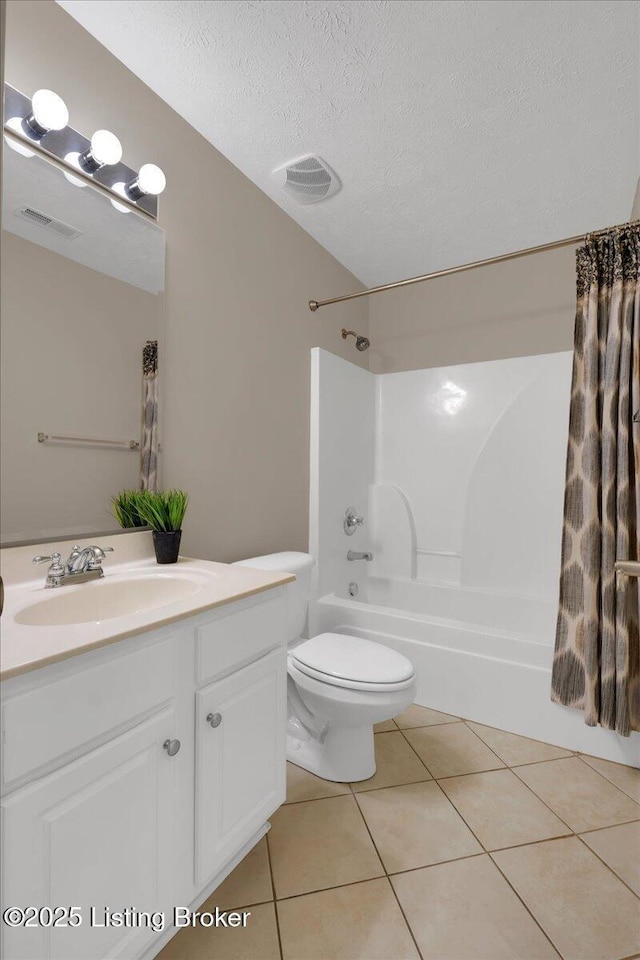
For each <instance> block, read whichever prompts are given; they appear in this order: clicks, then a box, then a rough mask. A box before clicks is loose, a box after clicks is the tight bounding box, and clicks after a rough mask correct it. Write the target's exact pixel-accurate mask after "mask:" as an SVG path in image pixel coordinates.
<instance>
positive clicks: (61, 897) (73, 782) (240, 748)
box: [1, 587, 286, 960]
mask: <svg viewBox="0 0 640 960" xmlns="http://www.w3.org/2000/svg"><path fill="white" fill-rule="evenodd" d="M284 603H285V597H284V589H283V588H282V587H279V588H276V589H273V590H268V591H265V592H263V593H260V594H258V595H256V596H253V597H250V598H248V599H246V600H241V601H238V602H234V603H230V604H228V605H225V606H223V607H219V608H217V609H215V610H211V611H209V612H208V613H202V614H199V615H197V616H195V617H191V618H187V619H184V620H181V621H180V622H179V624H178V625H176V624H174V625H173V626H171V627H162V628H160V629H159V630H157V631H150V632H148V633H145V634H142V635H140V636H139V637H134V638H130V639H127V640H123V641H120V642H118V643H114V644H112V645H110V646H106V647H102V648H101V649H99V650H95V651H93V652H89V653H84V654H82V655H80V656H77V657H72V658H70V659H67V660H65V661H63V662H60V663H56V664H52V665H51V666H46V667H42V668H40V669H38V670H35V671H31V672H29V673H27V674H24V675H23V676H18V677H15V678H13V679H9V680H6V681H4V682H3V685H2V720H3V755H2V793H3V796H2V801H1V806H2V818H3V823H2V829H3V850H2V907H3V909H5V908H7V907H12V906H15V907H19V908H21V909H25V908H27V907H29V906H33V907H36V908H40V907H51V908H55V907H62V908H67V907H79V908H80V911H79V914H80V916H81V918H82V923H81V924H80V925H78V926H58V927H51V926H49V925H38V924H37V923H36V924H35V925H34V926H33V927H30V928H27V929H25V928H23V927H18V928H13V929H12V928H11V927H9V926H7V924H6V923H3V924H2V937H3V942H2V956H3V958H5V960H25V958H34V960H49V958H52V960H53V958H55V960H93V958H96V960H97V958H122V960H136V958H140V957H145V958H147V957H151V956H153V955H154V954H155V952H156V951H157V950H159V949H160V947H161V946H162V944H163V943H164V942H166V939H167V930H170V929H171V923H172V918H173V908H174V907H175V906H180V907H190V906H191V907H195V906H197V905H198V904H199V903H200V902H201V901H202V900H203V899H204V898H205V897H206V896H208V895H209V893H210V892H212V890H213V889H215V887H216V886H217V884H218V883H219V882H220V881H221V879H222V878H223V877H224V875H225V872H227V871H228V869H230V865H233V863H235V860H236V859H237V857H238V856H239V853H241V852H242V851H243V849H248V848H249V847H250V845H251V843H252V842H253V841H254V838H256V837H259V836H260V835H261V833H262V832H264V829H265V823H266V821H267V819H268V817H269V816H270V815H271V814H272V813H273V812H274V810H275V809H276V808H277V807H278V806H279V805H280V804H281V803H282V801H283V800H284V794H285V726H286V625H285V607H284ZM92 908H93V914H92ZM126 908H133V909H134V910H135V911H139V912H142V911H148V912H150V913H155V912H163V913H164V915H165V918H166V924H167V926H166V928H165V931H164V934H162V933H161V934H157V933H154V932H153V930H151V929H149V927H148V926H142V927H140V926H104V925H102V926H100V924H104V922H105V909H106V910H107V911H111V912H113V911H124V910H125V909H126ZM45 919H46V918H45ZM72 922H74V921H72Z"/></svg>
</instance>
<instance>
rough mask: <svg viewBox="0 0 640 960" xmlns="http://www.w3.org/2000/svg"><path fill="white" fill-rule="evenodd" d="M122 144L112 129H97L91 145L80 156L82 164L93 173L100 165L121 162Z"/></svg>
mask: <svg viewBox="0 0 640 960" xmlns="http://www.w3.org/2000/svg"><path fill="white" fill-rule="evenodd" d="M121 159H122V144H121V143H120V141H119V140H118V138H117V137H116V135H115V134H114V133H111V131H110V130H96V132H95V133H94V135H93V136H92V137H91V146H90V147H89V149H88V150H87V151H86V152H85V153H83V154H82V156H81V157H80V164H81V165H82V166H83V167H84V168H85V169H86V170H89V171H91V172H92V173H93V172H94V171H95V170H99V169H100V167H104V166H107V165H109V166H111V165H113V164H114V163H120V160H121Z"/></svg>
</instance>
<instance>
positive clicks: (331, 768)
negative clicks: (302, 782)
mask: <svg viewBox="0 0 640 960" xmlns="http://www.w3.org/2000/svg"><path fill="white" fill-rule="evenodd" d="M287 760H289V761H290V762H291V763H294V764H295V765H296V766H297V767H302V768H303V770H308V771H309V772H310V773H314V774H315V775H316V777H322V779H323V780H333V781H334V782H335V783H356V782H358V781H359V780H368V779H369V778H370V777H372V776H373V775H374V773H375V772H376V759H375V753H374V749H373V726H372V725H366V726H363V727H352V726H348V727H347V726H341V725H338V724H329V726H328V727H327V729H326V732H325V733H324V735H323V736H322V738H321V739H318V740H316V739H313V738H309V739H306V738H305V739H302V738H299V737H296V736H294V735H293V734H291V733H289V734H287Z"/></svg>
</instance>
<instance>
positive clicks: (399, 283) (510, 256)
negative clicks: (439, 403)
mask: <svg viewBox="0 0 640 960" xmlns="http://www.w3.org/2000/svg"><path fill="white" fill-rule="evenodd" d="M636 223H640V220H634V221H631V222H630V223H623V224H619V226H618V227H603V229H602V230H593V231H591V232H590V233H589V234H584V233H580V234H578V236H576V237H567V238H566V239H564V240H553V241H552V242H551V243H541V244H539V245H538V246H537V247H526V248H525V249H524V250H516V251H514V252H513V253H502V254H500V256H498V257H488V258H487V259H486V260H474V261H473V263H463V264H461V265H460V266H459V267H448V268H447V269H446V270H436V271H434V273H424V274H422V276H420V277H409V278H408V279H407V280H396V281H395V283H383V284H382V286H380V287H370V288H369V289H368V290H359V291H358V293H347V294H345V295H344V296H343V297H332V298H331V299H330V300H309V310H311V311H312V313H315V312H316V310H318V309H319V308H320V307H328V306H329V304H332V303H343V302H344V301H345V300H357V299H358V298H359V297H370V296H371V295H372V294H374V293H382V292H383V290H396V289H397V288H398V287H409V286H412V284H414V283H424V281H425V280H435V278H436V277H448V276H450V275H451V274H452V273H463V272H464V271H465V270H475V269H476V267H487V266H489V264H490V263H504V262H505V261H506V260H518V259H519V258H520V257H528V256H529V254H530V253H543V252H544V251H545V250H556V249H557V248H558V247H570V246H571V245H572V244H577V243H583V242H584V241H585V239H586V237H587V236H595V235H597V234H599V233H608V232H609V230H617V229H620V228H621V227H626V226H630V225H631V224H636Z"/></svg>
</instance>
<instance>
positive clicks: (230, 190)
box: [5, 0, 367, 560]
mask: <svg viewBox="0 0 640 960" xmlns="http://www.w3.org/2000/svg"><path fill="white" fill-rule="evenodd" d="M7 7H8V9H7V47H6V63H5V71H6V79H7V81H8V82H9V83H12V84H13V85H14V86H16V87H18V88H19V89H21V90H23V91H24V92H25V93H31V92H32V91H33V90H35V89H37V88H38V87H41V86H47V87H51V88H52V89H54V90H56V91H57V92H58V93H60V95H61V96H62V97H63V98H64V99H65V100H66V102H67V104H68V106H69V109H70V113H71V123H72V124H73V126H75V127H77V128H78V129H79V130H81V131H83V132H85V133H90V132H91V131H92V130H94V129H96V128H97V127H107V128H109V129H112V130H113V131H114V132H115V133H117V134H118V136H119V137H120V138H121V140H122V142H123V146H124V150H125V159H126V160H127V162H128V163H129V164H130V165H131V166H134V167H135V166H137V165H139V164H141V163H143V162H145V161H149V160H150V161H153V162H156V163H158V164H160V166H161V167H162V168H163V169H164V170H165V172H166V174H167V180H168V186H167V190H166V193H165V194H164V195H163V197H162V198H161V216H160V223H161V226H163V227H164V228H165V230H166V232H167V292H166V311H167V316H166V324H167V348H166V351H165V356H164V357H163V358H161V378H162V379H161V399H162V416H163V421H164V438H163V439H164V454H163V456H164V476H165V481H166V482H167V483H168V484H171V485H179V486H183V487H184V488H185V489H187V490H188V491H189V492H190V494H191V507H190V510H189V513H188V515H187V523H186V528H185V538H184V549H185V552H187V553H191V554H192V555H196V556H201V557H207V558H215V559H219V560H233V559H236V558H238V557H242V556H247V555H249V554H255V553H259V552H263V551H271V550H281V549H284V548H289V549H305V548H306V547H307V523H308V520H307V513H308V506H307V505H308V473H309V466H308V460H309V350H310V348H311V347H313V346H321V347H324V348H326V349H328V350H331V351H332V352H334V353H337V354H340V355H342V356H345V357H348V358H349V359H351V360H354V361H355V362H359V363H361V364H363V365H366V363H367V356H366V354H365V355H360V354H358V353H357V352H356V351H355V350H354V348H353V346H352V344H351V343H347V344H345V343H343V341H342V340H341V339H340V335H339V333H340V329H341V327H342V326H344V325H345V324H346V323H347V322H348V324H349V326H354V327H356V328H357V329H358V330H362V331H363V332H366V330H367V305H366V303H364V302H363V303H359V304H357V305H346V306H344V307H334V308H332V309H331V310H330V311H329V310H325V311H322V312H319V313H317V314H315V315H314V314H311V313H310V312H309V311H308V309H307V301H308V300H309V299H310V298H312V297H314V298H321V297H323V296H332V295H335V294H340V293H343V292H344V293H346V292H349V291H350V290H353V289H357V288H358V286H359V285H358V284H357V282H356V281H355V279H354V278H353V276H351V275H350V274H349V273H348V272H347V271H346V270H345V269H344V268H343V267H342V266H341V265H340V264H338V263H337V261H336V260H334V259H333V257H331V256H330V255H329V254H328V253H327V252H326V251H325V250H324V249H323V248H322V247H320V246H319V245H318V244H317V243H316V242H315V241H314V240H313V239H311V237H309V235H308V234H306V233H305V232H304V231H303V230H302V229H301V228H300V227H298V226H297V225H296V224H295V223H294V222H293V221H292V220H291V219H290V218H289V217H287V216H286V214H284V213H283V212H282V211H281V210H280V209H279V208H278V207H277V206H276V205H275V204H274V203H272V201H271V200H269V199H268V198H267V197H266V196H265V195H264V194H263V193H261V191H259V190H258V189H257V188H256V187H255V186H254V185H253V184H252V183H250V182H249V181H248V180H247V179H246V178H245V177H244V176H243V175H242V174H241V173H240V172H239V171H238V170H237V169H236V168H235V167H233V166H232V165H231V164H230V163H229V162H228V161H227V160H225V159H224V158H223V157H222V156H221V155H220V154H219V153H218V152H217V151H216V150H215V149H214V148H213V147H212V146H211V145H210V144H209V143H207V142H206V141H205V140H204V139H203V138H202V137H200V135H199V134H197V133H196V132H195V131H194V130H193V129H192V128H191V127H190V126H189V125H188V124H187V123H186V122H185V121H184V120H182V119H181V118H180V117H179V116H178V115H177V114H176V113H174V112H173V111H172V110H171V109H170V108H169V107H168V106H167V105H166V104H165V103H164V102H163V101H162V100H160V99H159V98H158V97H157V96H156V95H155V94H154V93H153V92H152V91H151V90H150V89H149V88H148V87H146V86H145V85H144V84H143V83H142V82H141V81H140V80H138V79H137V78H136V77H135V76H134V75H133V74H132V73H130V72H129V71H128V70H127V69H126V68H125V67H124V66H123V65H122V64H121V63H120V62H119V61H118V60H116V59H115V58H114V57H113V56H112V55H111V54H110V53H109V52H108V51H107V50H106V49H105V48H103V47H102V46H100V44H98V43H97V42H96V41H95V40H94V39H93V38H92V37H91V36H90V35H89V34H88V33H86V32H85V31H84V30H83V29H82V28H81V27H80V26H78V25H77V24H76V23H75V21H74V20H73V19H72V18H70V17H69V16H68V15H67V14H66V13H65V12H64V11H63V10H62V9H61V8H60V7H58V6H57V5H56V4H55V3H54V2H53V0H10V2H9V3H8V5H7ZM140 42H141V43H144V37H141V38H140Z"/></svg>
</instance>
